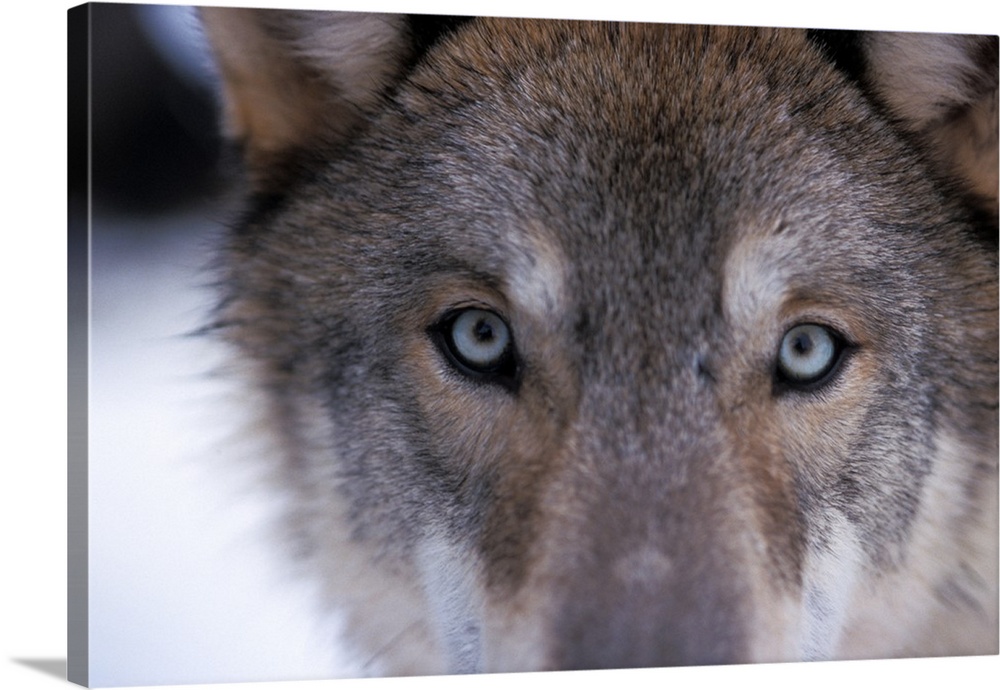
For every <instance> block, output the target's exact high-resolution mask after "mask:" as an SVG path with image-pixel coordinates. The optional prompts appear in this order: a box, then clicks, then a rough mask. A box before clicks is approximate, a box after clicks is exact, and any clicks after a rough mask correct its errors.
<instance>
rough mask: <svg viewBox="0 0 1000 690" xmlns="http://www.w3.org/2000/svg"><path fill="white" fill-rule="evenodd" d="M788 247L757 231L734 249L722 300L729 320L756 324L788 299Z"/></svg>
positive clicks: (730, 256)
mask: <svg viewBox="0 0 1000 690" xmlns="http://www.w3.org/2000/svg"><path fill="white" fill-rule="evenodd" d="M790 263H791V262H790V261H789V258H788V247H787V246H786V245H785V244H784V243H782V242H780V241H777V240H775V239H774V238H772V237H770V236H768V235H766V234H763V233H761V234H753V235H750V236H748V237H746V238H745V239H743V240H742V241H740V242H738V243H737V244H736V246H734V247H733V249H732V250H731V251H730V253H729V256H728V257H727V259H726V265H725V273H724V276H725V281H724V286H723V293H722V300H723V308H724V309H725V313H726V318H727V320H728V321H729V323H731V324H733V325H736V326H742V327H745V328H752V327H753V326H754V324H756V323H757V322H758V321H759V320H760V319H761V318H762V317H763V318H768V319H773V318H774V315H776V314H777V313H778V311H779V309H780V307H781V305H782V303H783V301H784V299H785V294H786V291H787V279H788V278H787V275H786V273H787V270H788V268H787V267H788V266H789V265H790Z"/></svg>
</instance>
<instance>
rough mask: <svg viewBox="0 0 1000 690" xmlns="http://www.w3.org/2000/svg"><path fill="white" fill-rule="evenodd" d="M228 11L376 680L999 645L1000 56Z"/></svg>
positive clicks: (268, 258) (305, 515)
mask: <svg viewBox="0 0 1000 690" xmlns="http://www.w3.org/2000/svg"><path fill="white" fill-rule="evenodd" d="M201 17H202V21H203V23H204V26H205V31H206V34H207V36H208V38H209V39H210V42H211V44H212V46H213V51H214V55H215V59H216V61H217V66H218V74H219V80H220V94H221V97H220V103H221V107H222V109H223V112H222V116H223V119H224V126H225V129H226V132H227V134H228V136H229V137H231V139H232V140H233V141H234V142H235V143H236V144H237V145H238V147H239V150H240V151H241V152H242V156H243V157H242V161H243V162H244V164H245V165H244V170H245V176H244V180H245V188H246V200H245V205H244V208H243V211H242V212H241V214H240V215H239V217H238V218H237V219H236V220H235V221H234V222H233V223H232V226H231V228H230V229H229V230H228V231H227V232H226V235H225V239H224V240H223V241H222V243H221V245H222V246H221V248H220V250H219V255H218V256H219V258H218V276H219V281H218V282H219V285H220V299H219V306H218V308H217V310H216V313H215V315H214V317H213V327H214V328H215V329H217V330H218V332H219V333H220V334H221V335H222V336H223V337H224V338H225V339H226V341H227V342H229V343H231V344H232V346H233V348H234V351H235V352H236V353H237V356H238V358H239V360H240V361H241V362H242V363H243V366H244V367H245V368H246V371H247V376H249V377H250V378H251V379H252V381H253V385H254V386H255V390H259V391H261V392H262V393H263V395H264V398H263V399H264V400H265V404H264V405H263V407H262V409H261V410H260V423H259V428H256V429H255V430H254V431H253V433H261V434H267V435H268V437H269V438H271V439H274V441H275V442H274V448H275V450H274V452H273V453H272V454H271V455H270V456H269V457H267V458H266V461H265V464H266V466H267V469H268V473H269V474H268V476H269V478H270V481H273V483H274V484H275V486H277V487H279V490H280V491H281V492H283V495H284V496H285V497H286V499H287V515H286V520H285V530H286V531H285V532H284V533H283V540H284V541H285V543H286V545H287V547H288V553H289V554H290V559H291V557H294V559H295V562H297V563H300V564H302V567H303V569H304V570H305V571H306V572H307V573H308V574H309V577H312V578H314V581H315V582H316V583H318V586H319V588H320V591H321V600H322V608H323V609H324V611H326V610H329V611H341V612H344V615H345V616H346V620H347V625H346V629H347V633H346V634H347V636H348V638H349V640H350V643H351V644H352V645H354V649H355V651H356V652H357V654H358V657H359V659H362V660H363V662H364V664H365V672H366V673H372V674H387V675H405V674H439V673H469V672H497V671H525V670H554V669H597V668H624V667H649V666H671V665H698V664H725V663H752V662H776V661H788V660H821V659H859V658H870V657H908V656H933V655H985V654H996V653H997V652H998V635H997V627H998V623H997V608H998V605H997V590H998V587H997V581H998V574H997V559H998V554H997V491H998V485H997V477H998V467H997V464H998V463H997V457H998V444H997V433H998V426H997V420H998V417H997V392H998V371H997V359H998V328H997V323H998V314H997V293H998V268H997V232H998V231H997V148H998V147H997V82H998V78H997V38H996V37H995V36H972V35H932V34H917V33H865V32H855V31H844V30H841V31H820V30H812V31H806V30H793V29H767V28H740V27H724V26H686V25H670V24H638V23H608V22H591V21H556V20H518V19H508V18H465V17H461V18H448V17H432V16H399V15H383V14H350V13H337V12H316V11H278V10H249V9H233V8H206V9H203V10H202V12H201Z"/></svg>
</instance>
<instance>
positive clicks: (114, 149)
mask: <svg viewBox="0 0 1000 690" xmlns="http://www.w3.org/2000/svg"><path fill="white" fill-rule="evenodd" d="M91 12H92V14H91V17H92V24H91V26H92V34H91V39H92V40H91V51H92V52H91V60H92V80H91V88H92V118H93V120H92V130H91V133H92V154H93V158H92V175H93V176H92V183H93V189H92V192H93V197H92V198H93V202H94V205H95V210H96V209H101V210H105V211H107V212H110V213H114V214H119V213H124V214H135V213H141V214H148V213H153V214H162V213H166V212H171V211H174V210H176V209H178V208H179V207H185V206H190V205H192V204H201V203H205V202H206V200H208V199H210V198H212V197H213V196H214V195H216V194H217V193H218V192H219V191H221V188H222V186H223V180H224V178H225V173H224V172H223V166H222V165H221V164H220V162H219V160H220V152H221V150H222V146H221V138H220V137H219V135H218V131H219V130H218V126H217V124H216V111H217V108H216V98H215V95H214V93H213V86H212V72H211V67H210V64H211V63H210V57H209V55H208V52H207V49H206V47H205V45H204V42H203V39H202V36H201V34H200V31H199V28H198V25H197V18H196V16H195V12H194V10H193V9H191V8H185V7H177V6H167V5H159V6H158V5H117V4H94V5H92V6H91ZM72 126H76V127H78V128H79V127H83V126H85V123H84V122H81V121H76V122H74V123H71V127H72ZM71 135H75V136H85V135H86V133H85V132H84V131H80V130H79V129H77V130H76V131H71Z"/></svg>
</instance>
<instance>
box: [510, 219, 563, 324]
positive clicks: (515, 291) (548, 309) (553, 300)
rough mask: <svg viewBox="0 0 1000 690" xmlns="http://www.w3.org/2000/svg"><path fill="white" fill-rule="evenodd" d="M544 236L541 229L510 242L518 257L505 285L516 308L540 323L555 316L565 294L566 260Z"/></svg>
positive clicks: (521, 235) (557, 248)
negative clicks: (512, 243)
mask: <svg viewBox="0 0 1000 690" xmlns="http://www.w3.org/2000/svg"><path fill="white" fill-rule="evenodd" d="M543 232H544V229H541V228H540V229H537V230H536V231H535V232H533V233H532V232H527V233H523V234H518V235H517V236H516V237H513V238H511V239H512V240H513V242H514V246H516V247H517V248H518V249H519V250H520V253H519V254H518V255H517V257H516V259H515V260H514V261H513V262H512V263H511V268H510V275H509V278H508V285H507V289H508V290H509V292H510V296H511V299H512V300H513V301H514V302H515V304H516V305H517V306H518V307H519V308H520V309H523V310H524V311H526V312H528V313H529V314H532V315H533V316H535V317H537V318H541V319H544V318H546V317H547V316H550V315H552V314H556V313H558V311H559V309H560V307H561V305H562V304H563V303H564V301H565V290H566V273H565V271H566V259H565V257H564V256H563V253H562V250H560V248H559V247H558V246H557V245H556V244H555V243H554V242H553V241H552V240H550V239H548V238H547V237H545V235H544V234H543Z"/></svg>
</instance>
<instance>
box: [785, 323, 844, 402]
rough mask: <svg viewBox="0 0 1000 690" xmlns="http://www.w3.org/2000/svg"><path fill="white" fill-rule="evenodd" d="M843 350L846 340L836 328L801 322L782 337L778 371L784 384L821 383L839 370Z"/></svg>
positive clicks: (802, 386)
mask: <svg viewBox="0 0 1000 690" xmlns="http://www.w3.org/2000/svg"><path fill="white" fill-rule="evenodd" d="M843 352H844V339H843V338H842V337H841V336H840V335H839V334H838V333H837V332H836V331H834V330H833V329H831V328H828V327H826V326H821V325H819V324H815V323H804V324H799V325H797V326H793V327H792V328H790V329H788V331H786V332H785V335H784V337H783V338H782V339H781V346H780V347H779V349H778V368H777V372H776V373H777V375H778V377H779V378H780V379H781V381H782V382H783V383H786V384H789V385H791V386H794V387H798V388H807V387H813V386H816V385H821V384H823V383H824V382H826V381H827V380H828V379H829V377H830V375H831V374H832V373H833V372H834V371H835V370H836V369H837V367H838V365H839V364H840V361H841V359H842V356H843Z"/></svg>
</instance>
